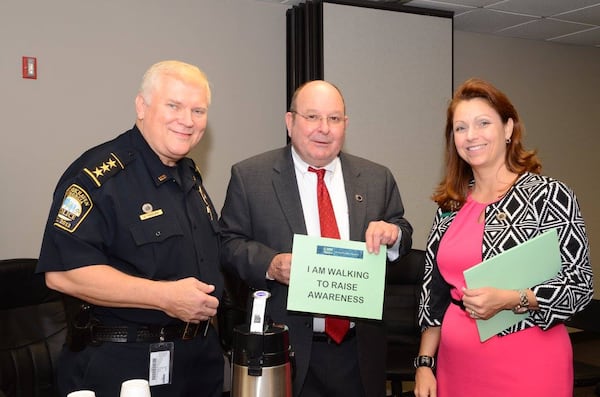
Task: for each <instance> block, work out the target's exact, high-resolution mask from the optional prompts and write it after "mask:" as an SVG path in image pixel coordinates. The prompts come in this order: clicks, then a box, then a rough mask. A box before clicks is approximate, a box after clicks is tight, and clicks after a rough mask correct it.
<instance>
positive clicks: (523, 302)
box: [512, 289, 529, 314]
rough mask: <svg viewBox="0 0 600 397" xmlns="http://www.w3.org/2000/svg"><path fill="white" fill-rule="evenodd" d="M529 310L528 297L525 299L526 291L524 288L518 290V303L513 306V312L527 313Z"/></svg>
mask: <svg viewBox="0 0 600 397" xmlns="http://www.w3.org/2000/svg"><path fill="white" fill-rule="evenodd" d="M528 310H529V299H527V291H526V290H524V289H520V290H519V304H518V305H517V306H515V307H513V309H512V311H513V313H515V314H523V313H527V311H528Z"/></svg>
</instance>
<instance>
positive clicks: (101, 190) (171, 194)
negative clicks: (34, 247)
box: [38, 127, 223, 397]
mask: <svg viewBox="0 0 600 397" xmlns="http://www.w3.org/2000/svg"><path fill="white" fill-rule="evenodd" d="M218 227H219V226H218V223H217V215H216V212H215V209H214V207H213V205H212V203H211V202H210V199H209V198H208V196H207V195H206V193H205V190H204V188H203V187H202V180H201V176H200V173H199V172H198V170H197V168H196V167H195V165H194V162H193V161H192V160H191V159H188V158H184V159H182V160H180V161H179V162H178V165H177V166H176V167H168V166H165V165H164V164H163V163H162V162H161V161H160V159H159V157H158V156H157V155H156V153H154V151H152V149H151V148H150V146H149V145H148V144H147V143H146V141H145V139H144V138H143V137H142V135H141V133H140V131H139V130H138V129H137V127H134V128H133V129H131V130H130V131H127V132H125V133H123V134H122V135H120V136H118V137H117V138H115V139H114V140H112V141H109V142H106V143H104V144H101V145H99V146H97V147H95V148H92V149H90V150H88V151H87V152H86V153H84V154H83V155H82V156H81V157H80V158H79V159H77V160H76V161H75V162H74V163H73V164H72V165H71V166H70V167H69V168H68V169H67V171H65V173H64V174H63V176H62V177H61V179H60V181H59V183H58V185H57V188H56V190H55V193H54V199H53V203H52V208H51V210H50V216H49V218H48V222H47V225H46V230H45V234H44V240H43V243H42V249H41V253H40V259H39V264H38V271H39V272H48V271H63V270H71V269H75V268H79V267H82V266H87V265H94V264H108V265H110V266H113V267H114V268H116V269H118V270H120V271H122V272H124V273H127V274H130V275H133V276H138V277H144V278H148V279H153V280H178V279H182V278H186V277H196V278H197V279H199V280H201V281H203V282H205V283H207V284H213V285H215V287H216V290H215V292H214V295H215V296H216V297H217V298H219V299H220V298H221V294H222V290H223V281H222V276H221V273H220V269H219V229H218ZM92 313H93V316H94V317H95V318H96V319H97V320H98V321H99V322H100V323H101V324H102V325H104V326H128V327H129V329H133V334H134V335H133V341H131V342H126V343H113V342H104V343H101V344H100V346H87V347H86V348H85V349H84V350H83V351H81V352H72V351H70V350H69V349H68V348H66V347H65V349H63V354H62V356H61V362H60V363H59V366H58V378H59V379H58V380H59V387H60V388H61V390H60V393H61V395H62V396H64V395H65V394H66V393H67V392H70V391H72V390H76V389H84V388H85V389H92V390H94V391H96V396H97V397H105V396H106V397H109V396H110V397H114V396H117V395H118V394H119V387H120V385H121V383H122V381H124V380H126V379H133V378H143V379H148V376H149V374H148V369H149V366H148V363H149V350H150V343H142V342H136V341H135V329H136V328H135V327H138V326H150V327H162V326H171V327H177V326H178V325H182V322H181V321H179V320H177V319H174V318H172V317H169V316H168V315H166V314H165V313H164V312H162V311H159V310H148V309H135V308H111V307H98V306H94V307H93V309H92ZM130 333H131V331H130ZM202 333H203V332H202V331H201V332H199V333H198V335H197V337H195V338H193V339H191V340H185V341H184V340H181V339H179V338H173V342H174V353H173V359H174V365H173V376H172V379H171V384H169V385H160V386H153V387H152V389H151V392H152V396H153V397H157V396H163V395H164V396H167V395H168V396H185V395H202V396H221V388H222V381H223V361H222V360H223V355H222V351H221V349H220V345H219V341H218V338H217V336H216V333H215V331H214V330H213V329H212V327H211V328H210V329H209V331H208V334H207V336H205V337H204V336H202ZM130 339H131V338H130ZM167 339H168V338H167Z"/></svg>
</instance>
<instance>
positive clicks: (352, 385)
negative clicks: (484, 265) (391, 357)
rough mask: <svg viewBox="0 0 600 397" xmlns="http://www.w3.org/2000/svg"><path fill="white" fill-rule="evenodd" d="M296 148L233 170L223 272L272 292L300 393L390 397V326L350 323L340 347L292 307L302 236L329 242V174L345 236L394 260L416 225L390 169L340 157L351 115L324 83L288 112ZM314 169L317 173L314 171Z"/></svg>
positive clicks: (314, 318) (224, 217)
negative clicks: (321, 202) (296, 245)
mask: <svg viewBox="0 0 600 397" xmlns="http://www.w3.org/2000/svg"><path fill="white" fill-rule="evenodd" d="M285 121H286V126H287V130H288V135H289V137H290V140H291V144H290V145H288V146H285V147H283V148H280V149H276V150H273V151H270V152H266V153H263V154H260V155H258V156H255V157H252V158H249V159H247V160H244V161H242V162H240V163H238V164H235V165H234V166H233V167H232V170H231V179H230V182H229V187H228V189H227V197H226V199H225V204H224V206H223V209H222V212H221V225H222V227H223V251H222V252H223V256H222V259H223V266H224V268H225V270H226V271H227V272H230V273H232V274H234V275H236V276H238V277H239V278H241V279H242V280H243V281H244V282H246V283H247V285H248V286H249V287H250V288H252V289H261V290H268V291H270V292H271V297H270V299H269V300H268V303H267V315H268V316H269V317H270V318H271V319H272V320H273V321H274V322H276V323H283V324H286V325H287V326H288V328H289V335H290V343H291V345H292V349H293V351H294V352H295V362H296V363H295V366H296V371H295V376H294V379H293V393H294V396H300V397H316V396H328V397H331V396H344V397H379V396H381V397H383V396H385V357H386V339H385V327H384V326H383V324H382V322H380V321H374V320H365V319H359V318H349V320H350V327H351V328H350V330H349V331H348V333H347V334H346V336H345V337H344V339H343V340H342V341H341V342H340V343H337V342H335V341H333V340H331V338H330V337H328V336H327V335H326V334H325V333H324V319H323V317H322V316H319V315H313V314H310V313H300V312H292V311H287V310H286V305H287V294H288V284H289V280H290V269H291V250H292V241H293V236H294V234H304V235H315V236H319V235H321V231H320V225H319V211H318V203H317V190H316V189H317V175H316V174H315V172H310V171H309V167H312V168H315V169H320V168H324V169H325V177H324V181H325V184H326V186H327V189H328V191H329V194H330V196H331V201H332V204H333V209H334V213H335V218H336V221H337V226H338V229H339V234H340V238H341V239H343V240H354V241H365V242H366V246H367V250H368V251H369V252H376V253H378V252H379V247H380V245H382V244H385V245H386V246H387V247H388V251H387V252H388V258H387V259H388V262H396V261H397V260H398V259H399V258H400V257H401V256H402V255H403V254H405V253H406V252H408V250H409V249H410V248H411V244H412V238H411V235H412V227H411V225H410V224H409V222H408V221H407V220H406V219H404V207H403V205H402V200H401V198H400V193H399V191H398V187H397V185H396V181H395V180H394V177H393V176H392V174H391V172H390V171H389V170H388V169H387V168H386V167H384V166H381V165H378V164H376V163H373V162H371V161H368V160H365V159H362V158H359V157H356V156H352V155H349V154H346V153H343V152H341V149H342V146H343V144H344V138H345V133H346V126H347V124H348V116H347V115H346V113H345V103H344V99H343V96H342V94H341V92H340V90H339V89H338V88H337V87H335V86H334V85H332V84H330V83H328V82H325V81H311V82H308V83H305V84H304V85H302V86H301V87H299V88H298V89H297V90H296V92H295V94H294V96H293V98H292V103H291V106H290V111H289V112H287V113H286V115H285ZM313 171H314V170H313Z"/></svg>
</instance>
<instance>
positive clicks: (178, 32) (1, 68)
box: [0, 0, 288, 258]
mask: <svg viewBox="0 0 600 397" xmlns="http://www.w3.org/2000/svg"><path fill="white" fill-rule="evenodd" d="M287 8H288V6H284V5H281V4H273V3H267V2H260V1H255V0H202V1H195V0H169V1H165V0H127V1H121V0H103V1H93V2H92V1H89V0H53V1H51V2H49V1H45V0H31V1H21V0H2V1H1V2H0V48H2V55H1V56H0V114H1V115H2V117H1V119H2V142H3V143H2V149H3V150H2V155H1V156H0V186H1V189H2V199H1V204H0V257H1V258H13V257H37V256H38V254H39V246H40V242H41V237H42V232H43V228H44V224H45V220H46V217H47V216H48V210H49V207H50V202H51V197H52V191H53V189H54V186H55V184H56V182H57V180H58V178H59V176H60V174H61V173H62V172H63V171H64V169H65V168H66V167H67V165H68V164H69V163H70V162H71V161H72V160H74V159H75V157H76V156H78V155H79V154H80V153H81V152H82V151H83V150H84V149H87V148H88V147H90V146H93V145H95V144H98V143H100V142H102V141H104V140H107V139H109V138H112V137H114V136H116V135H117V134H119V133H121V132H122V131H125V130H126V129H129V128H130V127H131V126H133V124H134V121H135V112H134V102H133V101H134V97H135V94H136V92H137V89H138V86H139V83H140V80H141V77H142V74H143V73H144V71H145V70H146V68H147V67H148V66H150V65H151V64H152V63H154V62H156V61H159V60H163V59H172V58H174V59H180V60H184V61H187V62H191V63H194V64H197V65H198V66H200V68H202V69H203V70H204V71H205V72H206V73H207V75H208V77H209V80H210V81H211V85H212V89H213V105H212V106H211V108H210V110H209V129H208V131H207V134H206V135H205V137H204V139H203V140H202V141H201V142H200V144H199V146H198V147H197V148H196V149H195V151H194V152H193V154H192V156H193V157H194V158H195V160H196V161H197V162H198V163H199V166H200V167H201V170H202V171H203V175H204V179H205V182H206V185H207V188H208V190H209V192H210V193H211V196H212V198H213V200H214V201H215V205H216V206H217V208H219V209H220V208H221V206H222V203H223V199H224V195H225V189H226V184H227V181H228V180H229V167H230V165H231V164H232V163H233V162H235V161H237V160H240V159H242V158H243V157H246V156H248V155H250V154H254V153H258V152H261V151H264V150H266V149H271V148H274V147H277V146H281V145H283V144H285V124H284V122H283V115H284V113H285V110H286V99H285V45H286V44H285V12H286V10H287ZM24 55H25V56H34V57H37V62H38V68H39V73H38V79H37V80H26V79H22V78H21V57H22V56H24Z"/></svg>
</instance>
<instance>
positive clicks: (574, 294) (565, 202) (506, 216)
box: [419, 173, 593, 335]
mask: <svg viewBox="0 0 600 397" xmlns="http://www.w3.org/2000/svg"><path fill="white" fill-rule="evenodd" d="M455 217H456V212H442V211H441V209H438V211H437V213H436V215H435V220H434V223H433V226H432V229H431V232H430V234H429V237H428V239H427V249H426V264H425V276H424V283H423V287H422V290H421V301H420V306H419V323H420V325H421V327H422V329H425V328H427V327H430V326H439V325H441V323H442V319H443V317H444V313H445V312H446V309H447V307H448V305H449V304H450V286H449V285H448V284H447V283H446V282H445V281H444V279H443V278H442V276H441V275H440V273H439V270H438V266H437V262H436V254H437V250H438V246H439V243H440V240H441V238H442V236H443V235H444V233H445V232H446V230H448V227H449V226H450V224H451V223H452V221H453V220H454V218H455ZM552 228H556V229H557V232H558V238H559V247H560V254H561V259H562V267H561V270H560V271H559V273H558V274H557V275H556V276H555V277H554V278H552V279H550V280H547V281H545V282H544V283H543V284H539V285H535V286H531V289H532V291H533V292H534V293H535V296H536V298H537V301H538V303H539V308H540V309H539V310H535V311H531V315H530V316H529V317H527V318H526V319H525V320H523V321H521V322H519V323H517V324H515V325H514V326H512V327H510V328H508V329H506V330H504V331H503V332H501V333H500V335H507V334H509V333H512V332H516V331H520V330H522V329H525V328H529V327H532V326H534V325H537V326H539V327H540V328H541V329H544V330H545V329H548V328H550V327H551V326H552V325H554V324H556V323H559V322H564V321H565V320H567V319H568V318H569V317H571V316H572V315H573V314H574V313H576V312H578V311H580V310H582V309H583V308H584V307H585V305H587V304H588V302H589V301H590V300H591V299H592V295H593V279H592V278H593V275H592V268H591V265H590V258H589V243H588V239H587V235H586V232H585V224H584V222H583V218H582V216H581V211H580V209H579V204H578V202H577V198H576V196H575V194H574V192H573V191H572V190H571V189H570V188H569V187H568V186H566V185H565V184H564V183H562V182H560V181H557V180H555V179H552V178H549V177H546V176H543V175H537V174H532V173H525V174H523V175H521V176H520V177H519V178H518V180H517V181H516V182H515V184H514V186H513V187H512V188H511V189H510V190H509V192H508V193H507V194H506V195H505V196H504V197H503V198H501V199H500V200H499V201H497V202H496V203H493V204H490V205H488V206H487V207H486V209H485V227H484V233H483V245H482V257H483V259H484V260H485V259H489V258H491V257H493V256H494V255H497V254H499V253H501V252H503V251H505V250H507V249H509V248H512V247H514V246H516V245H518V244H520V243H523V242H525V241H527V240H529V239H531V238H532V237H535V236H537V235H539V234H541V233H543V232H544V231H546V230H549V229H552Z"/></svg>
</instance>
